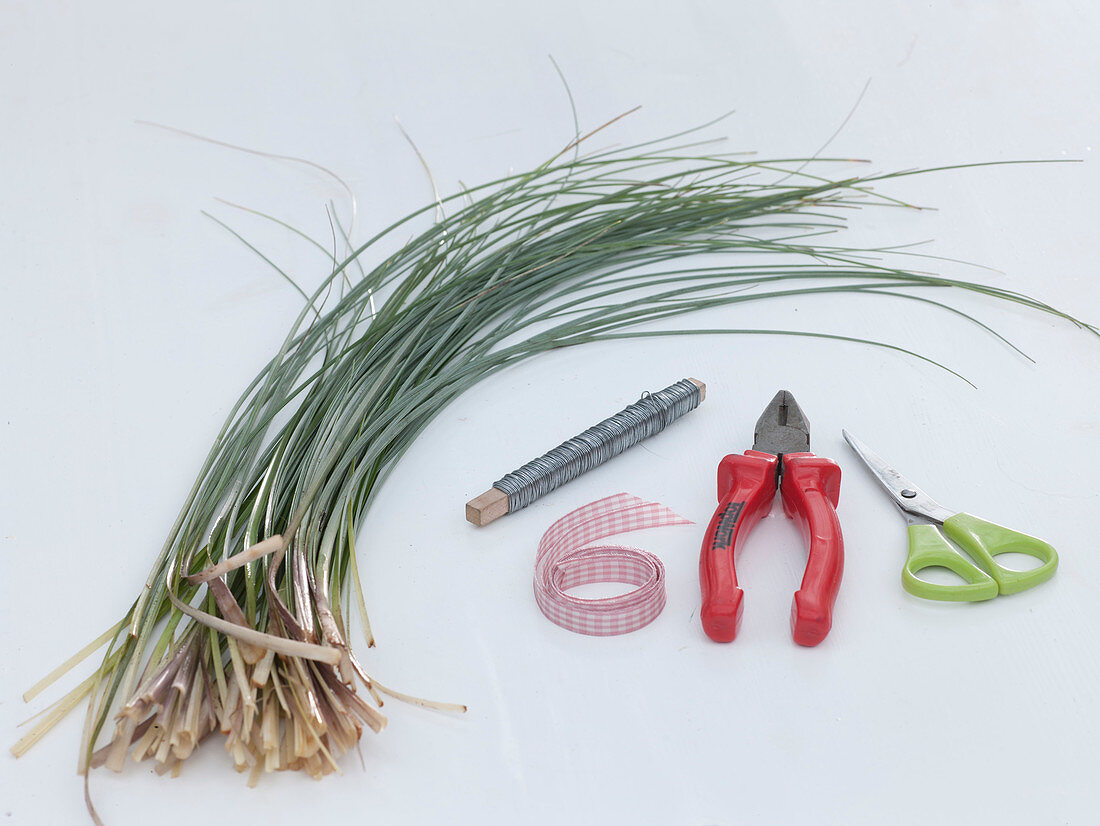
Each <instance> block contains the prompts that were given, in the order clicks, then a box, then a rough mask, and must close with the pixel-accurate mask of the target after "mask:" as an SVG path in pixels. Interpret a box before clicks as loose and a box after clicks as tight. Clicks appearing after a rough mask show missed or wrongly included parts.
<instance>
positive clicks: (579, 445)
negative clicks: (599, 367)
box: [493, 379, 700, 513]
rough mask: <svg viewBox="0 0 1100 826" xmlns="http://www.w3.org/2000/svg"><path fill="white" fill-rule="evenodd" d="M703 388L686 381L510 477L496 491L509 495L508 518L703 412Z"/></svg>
mask: <svg viewBox="0 0 1100 826" xmlns="http://www.w3.org/2000/svg"><path fill="white" fill-rule="evenodd" d="M699 401H700V393H699V387H698V385H696V384H694V383H693V382H691V381H689V380H687V379H683V380H682V381H678V382H676V383H675V384H673V385H670V386H669V387H666V388H665V389H664V390H661V391H658V392H657V393H643V394H642V397H641V398H640V399H638V401H636V402H635V403H634V404H632V405H630V406H629V407H627V408H625V409H624V410H621V411H619V412H618V413H616V414H615V415H614V416H611V417H610V418H607V419H604V420H603V421H602V422H600V423H599V424H597V425H593V426H592V427H590V428H588V429H587V430H586V431H584V432H583V433H580V434H578V435H577V436H574V437H573V438H572V439H569V440H568V441H565V442H562V443H561V444H560V445H558V446H557V447H556V448H554V449H553V450H551V451H549V452H548V453H545V454H543V455H542V456H540V457H538V458H537V459H533V460H531V461H530V462H528V463H527V464H525V465H524V466H523V467H521V468H519V469H518V470H514V471H512V472H511V473H509V474H507V475H506V476H504V477H503V478H502V479H500V480H499V481H497V482H494V483H493V487H494V488H496V489H498V490H500V491H503V492H504V493H506V494H508V512H509V513H512V512H514V511H517V510H519V509H520V508H525V507H527V506H528V505H530V504H531V503H532V502H534V501H535V500H536V499H538V498H539V497H540V496H544V495H545V494H547V493H549V492H550V491H552V490H554V489H555V488H558V487H560V486H561V485H564V484H565V483H566V482H568V481H570V480H572V479H576V478H577V477H578V476H580V475H581V474H582V473H585V472H587V471H589V470H592V468H594V467H598V466H600V465H602V464H603V463H604V462H606V461H607V460H608V459H611V458H613V457H615V456H618V455H619V454H620V453H622V452H623V451H624V450H626V449H627V448H628V447H632V446H633V445H636V444H637V443H638V442H640V441H642V439H646V438H649V437H650V436H652V435H653V434H654V433H660V432H661V431H662V430H664V429H665V428H666V427H668V426H669V425H670V424H672V423H673V422H674V421H676V420H677V419H678V418H680V417H681V416H683V415H684V414H685V413H688V412H689V411H691V410H694V409H695V408H696V407H698V406H699Z"/></svg>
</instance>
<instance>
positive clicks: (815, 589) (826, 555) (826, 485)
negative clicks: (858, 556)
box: [780, 453, 844, 646]
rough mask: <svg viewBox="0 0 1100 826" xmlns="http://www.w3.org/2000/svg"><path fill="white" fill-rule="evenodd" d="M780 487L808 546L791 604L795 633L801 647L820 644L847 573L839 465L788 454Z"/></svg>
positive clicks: (785, 509) (789, 513)
mask: <svg viewBox="0 0 1100 826" xmlns="http://www.w3.org/2000/svg"><path fill="white" fill-rule="evenodd" d="M780 491H781V493H782V495H783V512H784V513H786V514H787V516H789V517H793V518H796V519H798V523H799V526H800V527H801V528H802V536H803V538H804V539H805V540H806V543H807V545H808V546H809V549H810V550H809V559H808V560H807V561H806V573H805V574H804V575H803V577H802V587H800V588H799V589H798V591H796V592H795V595H794V602H793V603H792V604H791V633H792V634H793V635H794V641H795V642H796V643H798V644H799V645H807V646H812V645H817V644H818V643H819V642H821V641H822V640H823V639H825V637H826V635H827V634H828V633H829V629H830V628H831V627H832V625H833V603H834V602H836V594H837V591H839V590H840V579H841V576H842V575H843V573H844V537H843V535H842V534H841V532H840V520H839V519H838V518H837V515H836V505H837V501H838V500H839V498H840V467H839V466H837V464H836V463H835V462H832V461H830V460H829V459H823V458H821V457H819V456H814V454H812V453H788V454H787V455H786V456H784V457H783V483H782V485H781V486H780Z"/></svg>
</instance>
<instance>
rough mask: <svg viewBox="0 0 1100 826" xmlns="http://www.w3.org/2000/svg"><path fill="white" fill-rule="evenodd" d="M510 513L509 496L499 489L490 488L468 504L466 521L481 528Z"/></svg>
mask: <svg viewBox="0 0 1100 826" xmlns="http://www.w3.org/2000/svg"><path fill="white" fill-rule="evenodd" d="M506 513H508V494H507V493H505V492H504V491H502V490H499V489H498V488H489V489H488V490H487V491H485V493H483V494H481V496H479V497H477V498H476V499H471V500H470V501H469V502H467V503H466V521H467V522H473V523H474V524H475V525H477V526H478V527H479V528H480V527H482V526H483V525H488V524H489V523H490V522H492V521H493V520H494V519H499V518H500V517H502V516H504V514H506Z"/></svg>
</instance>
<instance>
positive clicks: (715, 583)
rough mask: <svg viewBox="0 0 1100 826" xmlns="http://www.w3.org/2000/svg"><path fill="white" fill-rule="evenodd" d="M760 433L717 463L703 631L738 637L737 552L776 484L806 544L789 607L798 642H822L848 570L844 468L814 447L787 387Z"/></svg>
mask: <svg viewBox="0 0 1100 826" xmlns="http://www.w3.org/2000/svg"><path fill="white" fill-rule="evenodd" d="M755 437H756V438H755V441H754V442H753V446H752V450H746V451H745V453H744V455H740V456H739V455H736V454H732V455H730V456H726V457H725V458H724V459H723V460H722V461H721V463H720V464H719V465H718V510H716V511H715V512H714V516H713V518H712V519H711V520H710V525H708V526H707V533H706V536H705V537H704V538H703V551H702V554H701V555H700V557H699V583H700V585H701V586H702V590H703V607H702V611H701V616H702V619H703V630H704V631H705V632H706V634H707V636H708V637H710V638H711V639H712V640H714V641H716V642H732V641H733V638H734V637H736V636H737V628H738V626H739V625H740V623H741V609H742V605H741V597H742V596H743V592H742V591H741V588H740V587H738V585H737V571H736V570H735V569H734V565H733V559H734V555H735V554H736V552H737V550H738V549H739V548H740V546H741V544H742V542H743V540H744V538H745V536H747V535H748V533H749V532H750V531H751V530H752V528H753V526H754V525H755V524H756V523H757V522H759V521H760V519H761V518H763V517H764V516H766V515H767V514H768V512H769V511H770V510H771V508H772V500H773V499H775V491H776V489H777V488H778V489H779V491H780V493H781V494H782V496H783V511H784V512H785V513H786V514H787V516H788V517H790V518H797V519H798V522H799V525H800V527H801V528H802V536H803V538H804V539H805V540H806V542H807V544H808V545H809V559H808V560H807V561H806V573H805V575H804V576H803V577H802V587H800V588H799V589H798V591H796V592H795V595H794V603H793V604H792V605H791V633H792V634H793V636H794V641H795V642H796V643H798V644H799V645H817V644H818V643H819V642H821V641H822V640H823V639H825V636H826V635H827V634H828V633H829V629H830V628H831V627H832V624H833V603H834V602H835V601H836V594H837V591H838V590H839V589H840V578H841V574H842V573H843V571H844V538H843V537H842V536H841V533H840V520H839V519H837V515H836V504H837V500H838V498H839V497H840V467H839V466H837V464H836V463H835V462H833V461H831V460H829V459H824V458H821V457H819V456H814V454H812V453H810V425H809V423H808V422H807V421H806V417H805V416H803V414H802V410H801V408H799V406H798V403H797V402H796V401H795V400H794V396H792V395H791V394H790V393H788V392H787V391H786V390H780V391H779V392H778V393H776V394H775V398H774V399H772V400H771V403H770V404H769V405H768V406H767V408H765V410H764V412H763V414H761V416H760V419H759V420H758V421H757V422H756V433H755Z"/></svg>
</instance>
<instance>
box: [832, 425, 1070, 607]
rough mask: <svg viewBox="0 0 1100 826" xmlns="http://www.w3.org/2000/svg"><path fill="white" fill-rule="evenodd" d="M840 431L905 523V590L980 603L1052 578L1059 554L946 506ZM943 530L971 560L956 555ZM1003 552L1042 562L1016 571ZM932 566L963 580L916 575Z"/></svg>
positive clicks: (1040, 541) (1034, 540)
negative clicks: (936, 579) (943, 581)
mask: <svg viewBox="0 0 1100 826" xmlns="http://www.w3.org/2000/svg"><path fill="white" fill-rule="evenodd" d="M843 433H844V438H845V440H846V441H847V442H848V444H849V445H851V447H852V450H854V451H855V452H856V453H857V454H858V455H859V458H860V459H862V460H863V461H864V463H865V464H866V465H867V467H868V468H870V470H871V472H872V473H873V474H874V475H875V478H876V479H878V481H879V483H880V484H881V485H882V486H883V487H884V488H886V490H887V492H888V493H889V494H890V495H891V496H892V497H893V498H894V504H895V505H897V506H898V508H900V509H901V512H902V514H903V515H904V516H905V519H906V521H907V522H908V523H909V556H908V557H907V558H906V560H905V568H904V569H903V570H902V573H901V584H902V587H904V588H905V590H906V591H908V592H909V593H911V594H913V595H914V596H918V597H922V598H923V599H938V600H950V601H953V602H978V601H980V600H985V599H993V597H995V596H997V595H998V594H1015V593H1018V592H1019V591H1026V590H1027V589H1028V588H1034V587H1035V586H1036V585H1039V584H1040V583H1043V582H1046V581H1047V580H1048V579H1050V578H1051V577H1052V576H1054V572H1055V571H1056V570H1057V568H1058V554H1057V552H1056V551H1055V550H1054V548H1052V547H1051V546H1050V545H1048V544H1047V543H1046V542H1044V541H1043V540H1041V539H1036V538H1035V537H1034V536H1028V535H1027V534H1024V533H1020V532H1018V531H1013V530H1009V529H1008V528H1005V527H1002V526H1001V525H996V524H994V523H993V522H987V521H985V520H984V519H979V518H978V517H976V516H971V515H970V514H968V513H956V512H954V511H951V510H948V509H947V508H945V507H943V506H942V505H940V504H939V503H937V502H936V501H935V500H933V499H932V497H930V496H929V495H928V494H927V493H925V492H924V491H922V490H921V489H920V488H918V487H917V486H916V485H914V484H913V483H912V482H910V481H909V480H908V479H906V478H905V477H904V476H902V475H901V474H900V473H898V472H897V471H896V470H894V469H893V468H892V467H890V466H889V465H888V464H886V462H884V461H883V460H882V459H881V458H879V456H878V455H877V454H876V453H874V451H872V450H871V449H870V448H869V447H867V445H865V444H864V443H863V442H861V441H860V440H859V439H857V438H856V437H855V436H853V435H852V434H851V433H849V432H848V431H847V430H845V431H843ZM940 526H942V527H943V531H942V532H941V531H940ZM945 533H946V534H947V536H948V537H951V539H953V540H955V542H957V543H958V544H959V545H960V546H961V547H962V549H963V550H964V551H966V553H967V554H969V555H970V557H971V558H972V559H973V560H974V561H973V562H971V561H969V560H968V559H967V558H966V557H964V556H963V555H962V554H960V553H958V552H957V551H956V550H955V548H954V546H953V545H952V544H951V543H950V542H948V541H947V537H945V536H944V534H945ZM1003 553H1017V554H1027V555H1028V556H1033V557H1035V558H1036V559H1038V560H1039V562H1040V563H1041V564H1040V565H1039V567H1037V568H1032V569H1031V570H1029V571H1016V570H1013V569H1012V568H1006V567H1004V566H1003V565H1000V564H998V562H997V561H996V559H995V558H994V557H995V556H996V555H997V554H1003ZM935 567H941V568H947V569H948V570H949V571H953V572H954V573H956V574H958V575H959V576H960V577H961V578H962V580H963V582H962V583H958V584H953V585H952V584H940V583H936V582H929V581H928V580H925V579H920V578H919V577H918V576H917V574H918V573H920V572H921V571H922V570H924V569H926V568H935Z"/></svg>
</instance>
